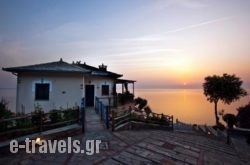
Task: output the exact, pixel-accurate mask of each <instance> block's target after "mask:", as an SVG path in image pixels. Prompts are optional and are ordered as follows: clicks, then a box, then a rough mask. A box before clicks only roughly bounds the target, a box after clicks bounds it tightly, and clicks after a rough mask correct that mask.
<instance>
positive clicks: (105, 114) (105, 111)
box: [95, 97, 110, 129]
mask: <svg viewBox="0 0 250 165" xmlns="http://www.w3.org/2000/svg"><path fill="white" fill-rule="evenodd" d="M104 99H108V105H105V104H104V103H103V100H104ZM95 111H96V113H97V114H99V115H100V118H101V120H102V121H103V122H104V124H105V125H106V128H107V129H109V122H110V116H109V111H110V98H98V97H96V98H95Z"/></svg>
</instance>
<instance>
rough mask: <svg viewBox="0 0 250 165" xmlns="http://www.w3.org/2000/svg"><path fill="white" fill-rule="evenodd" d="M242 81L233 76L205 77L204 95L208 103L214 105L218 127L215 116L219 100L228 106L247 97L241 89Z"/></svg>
mask: <svg viewBox="0 0 250 165" xmlns="http://www.w3.org/2000/svg"><path fill="white" fill-rule="evenodd" d="M242 83H243V82H242V81H241V80H240V78H238V77H236V76H235V75H234V74H233V75H228V74H223V75H222V76H218V75H213V76H207V77H205V83H203V91H204V95H205V96H206V97H207V100H208V101H209V102H211V103H212V102H213V103H214V113H215V119H216V125H219V117H218V114H217V104H218V101H219V100H221V101H222V102H223V103H225V104H230V103H232V102H233V101H236V100H238V99H240V98H241V97H243V96H246V95H247V92H246V90H245V89H243V88H242V87H241V85H242Z"/></svg>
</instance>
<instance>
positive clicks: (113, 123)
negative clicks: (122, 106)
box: [112, 110, 115, 131]
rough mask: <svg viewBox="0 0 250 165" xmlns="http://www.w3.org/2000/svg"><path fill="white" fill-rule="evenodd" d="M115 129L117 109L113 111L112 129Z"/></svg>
mask: <svg viewBox="0 0 250 165" xmlns="http://www.w3.org/2000/svg"><path fill="white" fill-rule="evenodd" d="M114 130H115V111H114V110H113V111H112V131H114Z"/></svg>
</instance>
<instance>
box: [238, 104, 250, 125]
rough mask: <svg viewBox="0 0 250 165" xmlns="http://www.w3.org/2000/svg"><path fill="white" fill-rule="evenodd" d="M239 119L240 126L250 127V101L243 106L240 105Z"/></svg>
mask: <svg viewBox="0 0 250 165" xmlns="http://www.w3.org/2000/svg"><path fill="white" fill-rule="evenodd" d="M237 110H238V114H237V116H236V117H237V119H238V121H239V127H241V128H250V102H249V103H248V104H247V105H245V106H242V107H239V108H238V109H237Z"/></svg>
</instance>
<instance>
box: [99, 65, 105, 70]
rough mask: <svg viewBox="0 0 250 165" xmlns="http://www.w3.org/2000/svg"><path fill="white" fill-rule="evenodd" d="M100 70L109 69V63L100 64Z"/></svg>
mask: <svg viewBox="0 0 250 165" xmlns="http://www.w3.org/2000/svg"><path fill="white" fill-rule="evenodd" d="M99 70H101V71H107V65H104V64H102V65H99Z"/></svg>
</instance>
